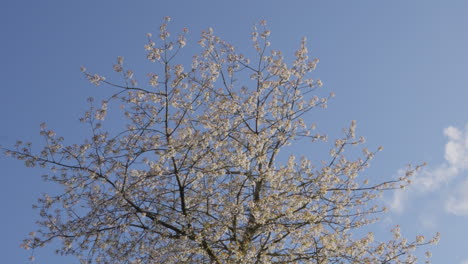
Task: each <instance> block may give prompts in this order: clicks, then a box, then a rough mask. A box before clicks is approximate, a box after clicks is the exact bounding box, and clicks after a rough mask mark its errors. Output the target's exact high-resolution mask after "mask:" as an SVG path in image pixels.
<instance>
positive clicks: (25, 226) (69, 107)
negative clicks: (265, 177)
mask: <svg viewBox="0 0 468 264" xmlns="http://www.w3.org/2000/svg"><path fill="white" fill-rule="evenodd" d="M467 13H468V2H466V1H461V0H450V1H438V0H412V1H408V0H405V1H403V0H395V1H383V0H369V1H364V0H354V1H345V0H342V1H338V0H330V1H316V0H301V1H287V2H286V1H271V0H270V1H253V0H250V1H245V0H239V1H219V0H218V1H214V0H213V1H212V0H210V1H204V0H199V1H181V0H172V1H166V2H163V1H156V0H153V1H150V0H139V1H122V0H114V1H90V0H81V1H58V0H55V1H53V0H43V1H32V0H18V1H4V3H2V8H1V9H0V32H1V34H2V38H1V39H2V40H1V42H0V47H1V49H0V58H1V59H2V63H1V64H0V77H1V80H2V88H1V89H2V90H1V91H2V93H1V96H0V121H1V124H2V125H1V126H2V129H1V130H0V145H2V146H10V145H12V144H14V142H15V141H16V140H17V139H25V140H28V141H33V142H41V141H40V138H39V136H38V131H39V124H40V123H41V122H43V121H47V123H48V124H49V126H50V127H52V128H54V129H55V130H56V131H57V132H58V133H59V134H61V135H63V136H65V137H66V138H67V139H70V141H69V142H74V141H73V140H74V139H76V140H78V139H80V138H82V137H83V135H82V134H81V132H83V133H85V132H84V130H83V129H82V128H81V127H80V125H79V123H78V122H77V119H78V117H79V115H80V114H81V113H82V112H83V111H84V110H85V109H86V101H85V100H86V98H87V97H89V96H96V97H99V96H102V95H103V94H106V92H105V90H104V89H103V88H102V87H98V88H96V87H94V86H92V85H90V84H88V82H87V81H86V80H84V78H83V76H82V74H81V73H80V71H79V68H80V66H82V65H84V66H86V67H87V68H88V69H89V70H90V71H92V72H99V73H103V74H104V75H105V74H106V73H109V72H110V71H111V69H112V64H113V63H114V61H115V58H116V56H119V55H121V56H124V57H125V58H126V63H127V64H128V65H131V66H132V67H133V68H135V69H136V70H137V71H138V69H142V70H144V67H143V66H147V65H148V64H146V63H145V59H144V56H145V53H144V50H143V45H144V44H145V41H146V39H145V34H146V33H147V32H156V31H157V30H158V26H159V24H160V23H161V22H162V18H163V17H164V16H171V17H172V18H173V23H171V27H172V28H173V29H174V30H179V29H181V28H183V27H188V28H189V29H190V33H189V36H188V37H189V45H191V43H190V40H191V41H192V44H193V43H194V42H196V40H197V38H198V34H199V33H200V31H201V30H202V29H206V28H207V27H209V26H211V27H213V28H214V30H215V32H217V33H218V34H219V35H221V36H222V37H223V38H224V39H225V40H227V41H230V42H231V43H233V44H234V45H235V46H237V47H239V49H241V50H242V49H248V48H249V45H250V41H249V38H250V37H249V32H250V29H251V27H252V25H253V24H254V23H256V22H258V21H260V20H261V19H266V20H267V22H268V25H269V29H270V30H271V31H272V35H271V41H272V47H273V48H274V49H280V50H283V51H284V53H285V55H286V56H288V55H292V54H293V51H294V50H295V49H296V48H297V47H298V46H299V42H300V39H301V37H303V36H306V37H307V38H308V40H309V51H310V54H311V56H313V57H317V58H319V59H320V63H319V65H318V68H317V70H316V72H315V76H316V77H317V78H320V79H322V80H323V82H324V85H325V87H326V89H328V90H329V91H333V92H335V93H336V97H335V98H334V99H333V100H332V101H331V102H330V104H329V108H328V109H327V110H326V111H317V112H314V113H312V114H311V116H310V118H311V119H313V120H314V121H315V122H316V123H317V125H318V127H319V129H321V131H324V132H327V133H328V134H329V136H330V138H333V137H334V136H337V135H339V132H340V131H341V128H343V127H346V126H347V125H348V124H349V122H350V121H351V120H353V119H356V120H357V121H358V130H357V132H358V134H360V135H363V136H365V137H366V138H367V145H368V146H369V147H370V148H377V147H378V146H380V145H382V146H383V147H384V151H383V152H381V153H379V155H377V157H376V159H375V160H374V161H373V163H372V166H371V168H370V169H369V170H368V171H367V172H366V174H367V175H371V176H372V177H376V178H379V179H384V178H387V179H388V178H391V177H397V176H398V173H399V171H400V170H401V169H402V168H404V166H405V165H406V164H408V163H412V164H418V163H422V162H427V163H428V166H426V167H425V168H424V169H423V170H422V171H421V172H420V173H419V174H418V175H416V178H415V185H414V186H413V187H410V188H409V190H408V191H406V192H398V193H396V194H395V195H393V194H390V195H386V196H385V197H383V198H382V200H383V201H384V202H386V203H388V204H389V206H391V208H392V209H391V211H390V213H389V214H387V215H385V216H383V217H382V218H383V220H382V222H381V223H380V224H378V225H375V226H374V227H373V228H374V229H375V231H377V232H381V230H385V229H389V228H390V227H392V226H394V225H396V224H397V223H398V224H400V226H401V227H402V231H403V233H404V234H408V236H410V237H411V236H414V235H415V234H416V233H424V234H426V235H428V236H430V235H431V234H433V233H435V232H436V231H439V232H441V233H442V238H441V242H440V244H439V245H438V246H437V247H433V248H431V250H432V251H433V263H455V264H464V263H468V250H467V249H468V246H467V245H466V237H467V235H468V227H467V226H468V225H466V223H467V220H468V195H467V193H468V181H466V180H467V179H468V177H467V176H468V128H466V127H465V125H466V124H468V115H467V113H468V104H467V103H466V101H467V98H468V89H467V88H468V74H467V73H466V71H467V69H468V49H467V47H468V30H467V29H468V16H467V15H466V14H467ZM142 65H143V66H142ZM146 70H147V69H146ZM147 71H148V70H147ZM299 151H301V152H305V153H307V150H305V149H302V150H301V149H299ZM313 154H314V155H315V153H313ZM326 154H327V153H323V155H324V156H325V155H326ZM0 166H1V167H2V168H3V170H2V184H1V185H0V200H1V201H3V202H2V203H1V205H0V210H1V212H2V217H0V229H1V231H0V233H1V234H2V236H1V240H0V256H2V257H1V258H2V262H4V263H26V262H27V257H28V256H29V254H30V252H25V251H23V250H22V249H20V248H19V244H20V242H21V240H22V238H24V237H25V236H26V235H27V233H29V232H30V231H33V230H34V229H35V228H34V222H35V220H36V219H37V215H36V212H35V211H33V210H32V209H31V204H32V203H34V201H35V199H36V198H37V197H38V196H39V195H40V194H41V193H43V192H46V191H54V190H55V189H54V188H56V186H51V185H49V184H46V183H43V182H42V181H41V179H40V175H41V171H40V170H38V169H26V168H24V167H23V165H22V164H21V163H20V162H17V161H15V160H12V159H8V158H5V157H0ZM35 256H36V258H37V263H49V264H54V263H75V262H76V261H73V259H67V261H64V259H63V258H62V257H60V256H55V255H54V254H53V248H52V247H48V248H45V249H41V250H38V251H36V252H35ZM464 261H465V262H464Z"/></svg>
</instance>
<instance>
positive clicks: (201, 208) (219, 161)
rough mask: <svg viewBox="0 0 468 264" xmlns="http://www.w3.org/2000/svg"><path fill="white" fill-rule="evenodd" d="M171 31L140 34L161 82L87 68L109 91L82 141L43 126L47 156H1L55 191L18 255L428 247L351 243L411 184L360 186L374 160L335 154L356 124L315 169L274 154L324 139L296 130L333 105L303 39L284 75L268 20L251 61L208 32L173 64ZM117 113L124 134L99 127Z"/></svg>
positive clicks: (196, 255)
mask: <svg viewBox="0 0 468 264" xmlns="http://www.w3.org/2000/svg"><path fill="white" fill-rule="evenodd" d="M168 21H169V18H166V20H165V22H164V24H162V26H161V27H160V32H159V36H158V40H154V38H153V37H152V35H151V34H148V44H147V45H146V46H145V50H146V51H147V58H148V60H150V61H152V62H154V63H155V64H157V65H159V67H160V71H159V72H155V73H149V74H148V75H147V76H148V82H147V83H145V84H142V85H138V83H137V82H136V80H135V77H134V76H133V72H132V71H131V70H129V69H126V68H125V66H124V59H123V58H122V57H118V59H117V63H116V64H115V65H114V70H115V71H116V72H117V73H120V74H122V76H123V81H122V83H121V84H119V83H116V82H112V81H110V80H108V79H105V78H104V77H103V76H101V75H98V74H91V73H89V72H88V71H86V69H83V72H84V74H85V76H86V77H87V78H88V79H89V81H91V83H94V84H95V85H104V86H108V87H111V88H112V89H114V90H115V93H114V94H113V95H112V96H110V97H109V99H108V100H104V101H103V102H102V104H101V105H100V106H96V105H95V104H94V103H93V100H92V99H90V103H91V107H90V110H89V111H88V112H86V113H85V115H84V117H83V118H82V119H81V121H82V122H83V123H85V124H87V125H89V127H90V131H91V132H90V133H91V135H90V137H89V139H88V140H85V141H84V142H83V143H82V144H73V145H65V143H64V139H63V138H62V137H59V136H57V135H56V134H55V133H54V132H53V131H51V130H48V129H47V128H46V126H45V125H42V126H41V134H42V135H43V137H44V138H45V139H46V142H47V145H46V146H45V147H44V149H43V150H42V151H40V152H37V153H36V152H34V151H32V150H31V144H30V143H23V142H18V143H17V145H16V146H15V147H14V148H11V149H4V150H5V152H6V153H7V154H9V155H12V156H13V157H15V158H17V159H20V160H24V161H25V163H26V165H27V166H31V167H33V166H40V167H47V168H50V170H49V171H50V174H49V175H46V176H44V177H45V180H46V181H52V182H55V183H58V184H59V185H61V186H63V192H61V193H60V194H54V195H44V197H42V198H40V199H39V200H38V204H37V207H38V209H39V210H40V217H41V218H40V219H41V220H40V221H39V222H38V225H39V230H38V231H37V232H34V233H32V234H31V237H30V238H29V239H27V240H25V242H24V244H23V246H24V247H25V248H36V247H41V246H44V245H45V244H47V243H48V242H50V241H52V240H59V241H61V245H62V246H61V247H60V248H58V250H57V252H58V253H60V254H65V255H77V256H78V257H79V258H80V259H81V260H82V262H83V263H414V262H415V261H416V257H415V256H414V254H413V251H414V249H415V248H417V247H419V246H422V245H426V244H428V243H432V242H436V241H437V236H436V237H435V238H433V239H431V240H425V239H424V237H422V236H418V237H416V239H415V240H414V241H413V240H407V239H404V238H402V237H401V236H400V233H399V229H398V227H396V228H395V229H393V230H392V232H393V239H392V240H390V241H386V242H379V241H376V240H374V237H373V234H372V233H368V234H367V235H361V236H359V235H358V233H357V232H355V231H357V230H361V229H362V227H364V226H366V225H369V224H371V223H373V222H374V220H375V219H376V218H375V214H378V213H381V212H382V211H383V210H384V208H383V207H382V206H378V205H377V204H378V201H376V200H375V198H376V197H377V196H378V195H379V194H380V193H381V192H382V191H384V190H390V189H394V188H400V187H401V186H405V185H407V184H408V183H409V177H410V176H411V174H412V173H413V172H414V170H416V169H417V168H418V167H414V168H409V169H408V172H407V174H406V176H405V177H403V178H400V179H396V180H390V181H387V182H381V183H374V184H369V182H368V181H367V180H365V179H361V178H360V177H358V175H359V173H360V172H361V171H362V170H363V169H365V168H366V167H367V166H368V162H369V160H370V159H371V158H372V157H373V156H374V154H375V152H372V151H369V150H367V149H364V152H363V155H362V157H355V158H352V157H351V158H350V157H347V156H345V155H344V150H345V148H347V147H352V146H353V145H361V144H362V143H363V139H362V138H359V137H356V136H355V122H354V121H353V122H352V123H351V126H350V127H349V128H348V129H346V130H345V131H344V135H343V137H342V138H339V139H337V140H336V141H335V144H334V146H333V147H332V149H331V151H330V153H329V154H327V155H325V156H324V157H323V160H324V161H323V162H322V163H320V164H313V163H312V161H311V160H309V159H308V158H306V157H296V156H294V155H291V156H290V157H285V155H284V154H283V153H284V151H283V152H282V149H284V147H286V146H288V145H290V144H294V143H297V142H301V144H302V143H305V142H306V141H307V142H314V141H317V140H324V139H326V137H325V136H324V135H320V134H315V133H313V131H314V127H313V125H312V124H308V123H307V122H306V121H304V119H303V118H304V117H305V115H306V114H307V113H308V112H309V111H311V110H312V109H314V108H317V107H322V108H325V107H326V105H327V101H328V99H329V98H330V97H331V96H333V94H330V95H329V96H325V97H319V96H318V94H320V93H322V92H320V87H321V86H322V83H321V81H320V80H318V79H313V78H311V76H309V75H310V73H311V72H312V71H313V70H314V69H315V66H316V64H317V62H318V60H317V59H315V60H310V59H309V57H308V52H307V45H306V41H305V39H304V40H303V41H302V42H301V44H300V47H299V49H298V50H297V51H296V53H295V58H294V60H293V61H292V63H291V64H290V65H288V64H287V63H286V62H285V60H284V58H283V56H282V53H281V52H280V51H276V50H271V49H270V48H269V46H270V42H269V40H268V39H269V37H268V36H269V33H270V32H269V31H268V30H267V29H266V27H265V23H263V22H262V23H260V25H258V28H257V27H255V28H254V30H253V33H252V41H253V47H254V53H255V54H256V56H255V58H254V59H252V60H249V59H248V58H247V57H246V56H244V55H242V54H241V53H239V52H238V51H237V50H236V49H235V47H233V46H232V45H230V44H229V43H227V42H225V41H223V40H221V39H220V38H219V37H217V36H216V35H214V33H213V30H212V29H209V30H207V31H206V32H203V33H202V35H201V39H200V41H199V43H198V44H199V45H200V46H201V49H202V52H201V53H200V54H199V55H195V56H194V57H193V60H192V61H191V63H190V64H187V65H184V64H176V63H175V61H176V59H178V58H179V55H180V53H181V51H182V48H183V47H184V46H185V44H186V39H185V33H186V32H187V30H185V29H184V30H183V32H182V33H181V34H180V35H179V36H177V37H176V38H172V37H171V36H170V34H169V32H168V30H167V22H168ZM316 94H317V95H316ZM113 102H116V103H118V104H120V105H121V106H122V107H121V110H118V109H117V110H116V111H115V112H118V113H120V112H122V113H123V117H122V118H121V119H120V120H121V121H122V123H123V124H124V125H125V126H123V128H122V130H120V131H113V130H115V128H110V129H108V130H105V129H104V128H103V125H102V124H103V122H102V120H103V119H104V118H105V116H106V113H107V110H108V105H112V103H113ZM379 150H380V149H379ZM316 155H317V154H316V153H314V156H316ZM366 230H369V229H368V228H367V229H366ZM359 233H362V232H359ZM428 255H429V253H428Z"/></svg>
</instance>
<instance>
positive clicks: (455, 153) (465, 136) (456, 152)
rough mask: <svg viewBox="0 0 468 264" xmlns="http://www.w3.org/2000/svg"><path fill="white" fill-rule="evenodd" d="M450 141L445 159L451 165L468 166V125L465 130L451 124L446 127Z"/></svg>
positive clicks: (446, 148)
mask: <svg viewBox="0 0 468 264" xmlns="http://www.w3.org/2000/svg"><path fill="white" fill-rule="evenodd" d="M444 134H445V135H446V136H447V137H448V139H449V141H448V142H447V144H446V145H445V159H446V160H447V162H448V163H449V164H450V166H452V167H454V168H459V169H467V168H468V126H466V127H465V131H460V130H459V129H458V128H455V127H452V126H449V127H447V128H446V129H444Z"/></svg>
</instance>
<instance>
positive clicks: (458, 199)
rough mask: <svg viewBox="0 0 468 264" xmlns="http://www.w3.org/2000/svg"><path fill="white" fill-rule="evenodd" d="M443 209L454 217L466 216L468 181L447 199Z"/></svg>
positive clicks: (467, 214)
mask: <svg viewBox="0 0 468 264" xmlns="http://www.w3.org/2000/svg"><path fill="white" fill-rule="evenodd" d="M445 209H446V210H447V212H449V213H452V214H454V215H463V216H468V179H465V181H464V182H463V183H462V184H461V185H459V186H458V187H457V188H456V190H455V192H454V193H453V194H451V195H450V196H449V197H448V199H447V201H446V203H445ZM467 264H468V263H467Z"/></svg>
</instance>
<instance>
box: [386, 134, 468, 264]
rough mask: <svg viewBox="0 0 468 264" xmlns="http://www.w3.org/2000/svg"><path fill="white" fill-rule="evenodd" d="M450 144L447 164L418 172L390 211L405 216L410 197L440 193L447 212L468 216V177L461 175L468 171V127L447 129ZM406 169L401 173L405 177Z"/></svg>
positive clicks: (446, 146)
mask: <svg viewBox="0 0 468 264" xmlns="http://www.w3.org/2000/svg"><path fill="white" fill-rule="evenodd" d="M444 135H445V136H446V137H447V139H448V141H447V143H446V144H445V153H444V158H445V161H444V162H443V163H441V164H438V165H435V166H431V167H429V168H424V169H422V170H421V171H419V172H417V173H416V175H415V177H414V183H413V184H412V185H411V186H410V187H409V188H408V190H397V191H396V192H394V195H393V198H392V199H391V201H390V209H392V211H394V212H397V213H401V212H403V211H404V209H405V205H406V204H407V202H408V200H409V198H410V196H414V195H424V194H428V193H432V192H436V191H440V192H441V193H444V194H445V195H444V196H443V197H442V199H444V202H443V204H444V209H445V211H446V212H448V213H451V214H455V215H463V216H468V178H467V179H464V180H461V179H460V178H461V176H463V175H464V173H465V172H466V171H467V170H468V126H466V127H465V129H464V130H460V129H458V128H456V127H453V126H449V127H447V128H445V129H444ZM403 173H404V170H400V171H399V172H398V174H399V175H398V176H401V175H402V174H403ZM467 264H468V263H467Z"/></svg>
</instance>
